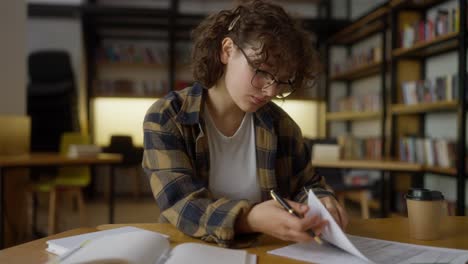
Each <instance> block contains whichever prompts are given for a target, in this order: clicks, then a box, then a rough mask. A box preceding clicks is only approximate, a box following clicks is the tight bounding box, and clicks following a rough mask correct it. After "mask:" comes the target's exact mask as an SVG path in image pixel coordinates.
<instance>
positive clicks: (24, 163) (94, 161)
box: [0, 153, 122, 249]
mask: <svg viewBox="0 0 468 264" xmlns="http://www.w3.org/2000/svg"><path fill="white" fill-rule="evenodd" d="M120 162H122V155H120V154H108V153H100V154H98V155H96V156H93V157H77V158H70V157H67V156H65V155H60V154H58V153H31V154H26V155H12V156H0V249H1V248H3V243H4V241H3V238H4V232H5V231H4V217H3V215H4V213H3V212H4V202H5V201H4V199H5V197H4V191H3V188H4V177H3V176H4V172H5V170H7V169H12V168H30V167H41V166H42V167H44V166H78V165H112V164H118V163H120ZM109 194H110V197H109V223H111V224H112V223H113V222H114V168H113V167H112V166H111V172H110V177H109Z"/></svg>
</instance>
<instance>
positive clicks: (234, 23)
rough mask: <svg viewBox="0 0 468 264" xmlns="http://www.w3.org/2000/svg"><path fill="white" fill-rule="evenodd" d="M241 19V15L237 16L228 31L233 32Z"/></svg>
mask: <svg viewBox="0 0 468 264" xmlns="http://www.w3.org/2000/svg"><path fill="white" fill-rule="evenodd" d="M239 18H240V15H238V16H236V18H234V19H233V20H232V22H231V24H229V27H228V31H231V30H232V29H233V28H234V26H235V25H236V24H237V21H238V20H239Z"/></svg>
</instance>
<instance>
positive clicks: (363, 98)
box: [330, 93, 382, 112]
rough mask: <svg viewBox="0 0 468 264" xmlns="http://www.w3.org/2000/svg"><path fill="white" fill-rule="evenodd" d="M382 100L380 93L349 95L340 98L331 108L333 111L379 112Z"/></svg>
mask: <svg viewBox="0 0 468 264" xmlns="http://www.w3.org/2000/svg"><path fill="white" fill-rule="evenodd" d="M334 101H335V100H334ZM381 101H382V100H381V96H380V93H373V94H372V93H371V94H366V95H355V96H347V97H341V98H338V99H337V100H336V103H333V104H331V107H330V108H331V111H332V112H378V111H380V109H381V107H380V106H381Z"/></svg>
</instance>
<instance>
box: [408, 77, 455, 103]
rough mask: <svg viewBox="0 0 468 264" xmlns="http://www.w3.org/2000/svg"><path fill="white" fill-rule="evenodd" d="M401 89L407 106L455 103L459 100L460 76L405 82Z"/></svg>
mask: <svg viewBox="0 0 468 264" xmlns="http://www.w3.org/2000/svg"><path fill="white" fill-rule="evenodd" d="M401 89H402V95H403V103H404V104H407V105H411V104H418V103H432V102H440V101H454V100H456V99H457V98H458V74H454V75H447V76H440V77H437V78H435V79H427V80H418V81H410V82H403V83H402V85H401Z"/></svg>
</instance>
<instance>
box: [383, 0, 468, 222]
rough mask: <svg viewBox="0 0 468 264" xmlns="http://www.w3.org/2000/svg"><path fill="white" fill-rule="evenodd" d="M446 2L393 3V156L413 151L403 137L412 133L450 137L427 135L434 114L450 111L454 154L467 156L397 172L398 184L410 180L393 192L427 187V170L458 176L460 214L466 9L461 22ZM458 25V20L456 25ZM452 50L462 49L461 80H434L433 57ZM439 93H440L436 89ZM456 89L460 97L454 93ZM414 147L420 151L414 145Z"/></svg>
mask: <svg viewBox="0 0 468 264" xmlns="http://www.w3.org/2000/svg"><path fill="white" fill-rule="evenodd" d="M446 2H450V1H447V0H445V1H442V0H437V1H436V0H426V1H414V0H410V1H403V0H392V1H390V7H391V11H390V21H391V22H390V28H391V30H392V52H391V54H392V59H391V60H392V64H391V89H390V90H391V94H390V104H391V106H390V113H391V115H389V118H390V124H391V125H390V126H391V140H390V154H391V156H392V157H394V158H395V159H396V158H398V157H399V156H400V157H401V155H402V153H405V152H406V151H408V148H407V147H408V145H406V144H403V143H402V140H405V138H407V137H408V136H409V137H414V138H421V139H423V140H425V141H432V140H434V141H437V140H445V139H432V138H430V136H429V137H427V136H426V135H427V133H428V131H427V128H426V126H427V124H426V123H427V122H428V121H427V119H428V118H429V117H430V116H431V115H432V114H433V113H440V112H446V113H454V114H456V127H457V133H456V139H455V147H454V150H453V151H455V149H456V151H455V153H456V154H454V155H456V156H458V157H463V158H458V159H457V160H456V163H455V164H456V166H440V165H438V164H437V162H436V164H427V163H426V162H427V160H426V161H424V162H425V164H422V170H421V171H420V172H419V173H413V174H406V175H405V174H402V173H393V174H392V176H391V177H392V180H393V182H394V183H395V182H398V181H400V182H406V186H405V184H403V188H401V186H400V189H396V190H395V192H393V193H398V192H403V191H404V189H405V188H409V187H410V186H414V187H423V186H424V179H425V174H426V173H431V174H437V175H440V176H448V177H452V178H455V179H456V186H457V187H456V189H457V194H456V203H457V210H456V211H457V215H464V214H465V204H464V201H465V195H466V194H465V167H466V164H465V163H466V159H465V156H466V155H465V154H466V153H465V152H466V150H465V146H466V128H465V120H466V102H465V100H463V99H462V98H465V91H464V90H465V85H464V84H465V83H466V75H465V74H463V73H466V47H467V46H466V23H463V22H462V21H466V12H459V19H458V20H457V19H456V15H455V14H456V13H457V11H456V9H452V10H450V9H449V10H445V7H444V8H439V6H440V5H443V4H445V3H446ZM453 2H456V3H457V4H458V7H459V10H466V1H465V0H456V1H453ZM445 6H446V7H447V6H448V5H445ZM430 12H432V15H429V13H430ZM435 12H436V16H435V19H434V13H435ZM433 19H434V20H433ZM457 23H459V24H458V25H457ZM434 25H435V26H434ZM411 27H412V28H411ZM457 27H458V28H457ZM408 32H415V36H414V37H413V36H411V34H409V37H410V38H411V40H409V42H410V45H407V44H408V43H407V42H406V41H408V39H409V38H408V35H405V34H406V33H408ZM413 38H414V39H413ZM411 42H412V44H411ZM405 45H406V46H405ZM403 46H404V47H403ZM449 52H456V53H457V56H456V57H457V58H458V67H457V72H456V73H455V76H457V78H456V79H455V78H454V79H450V76H449V77H444V76H440V77H436V80H431V79H429V78H433V77H434V76H427V75H428V69H427V67H428V66H427V63H428V60H430V59H431V58H434V57H437V56H441V55H445V54H447V53H449ZM432 75H434V73H432ZM437 79H440V80H441V82H439V81H437ZM421 80H423V81H421ZM444 80H446V81H444ZM414 83H416V84H414ZM414 87H416V88H414ZM408 88H412V89H410V90H411V91H412V92H413V94H414V95H415V97H417V98H418V99H416V100H412V101H413V102H412V103H409V102H408ZM435 91H441V92H437V93H436V92H435ZM446 92H447V93H446ZM452 92H455V93H456V94H457V95H455V94H452ZM410 94H411V93H410ZM447 94H450V96H449V98H448V99H446V98H445V97H446V95H447ZM428 98H429V99H428ZM414 102H416V103H414ZM429 135H430V134H429ZM412 144H414V143H412ZM410 145H411V144H410ZM429 146H431V145H429ZM402 148H405V149H402ZM409 149H412V151H418V150H417V148H416V150H415V149H414V147H410V148H409ZM436 149H437V151H436V150H434V152H433V153H434V155H443V154H440V153H441V152H442V151H441V149H440V148H439V147H437V148H436ZM426 150H427V149H426ZM402 151H403V152H402ZM431 152H432V151H431ZM425 154H426V157H427V154H428V152H427V151H425ZM431 155H432V154H431ZM438 162H440V160H439V161H438ZM453 162H455V161H453ZM395 198H396V197H395V196H394V197H392V200H393V201H394V200H395ZM393 209H394V208H393Z"/></svg>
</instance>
